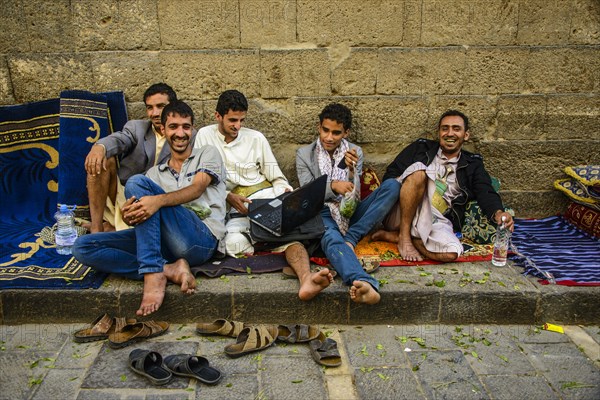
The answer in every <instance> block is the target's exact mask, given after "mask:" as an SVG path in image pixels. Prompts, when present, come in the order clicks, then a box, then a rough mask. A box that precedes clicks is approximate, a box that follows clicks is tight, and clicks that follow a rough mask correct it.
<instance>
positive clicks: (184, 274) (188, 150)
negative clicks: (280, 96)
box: [73, 83, 513, 316]
mask: <svg viewBox="0 0 600 400" xmlns="http://www.w3.org/2000/svg"><path fill="white" fill-rule="evenodd" d="M144 104H145V105H146V114H147V117H148V120H132V121H129V122H127V123H126V124H125V126H124V127H123V129H122V130H121V131H119V132H114V133H112V134H111V135H109V136H107V137H104V138H102V139H100V140H98V141H97V142H96V143H95V144H94V145H93V146H92V148H91V150H90V152H89V154H88V155H87V157H86V159H85V169H86V172H87V175H88V178H87V186H88V194H89V202H90V215H91V222H90V225H89V230H90V231H91V234H88V235H84V236H81V237H79V238H78V239H77V241H76V243H75V245H74V247H73V254H74V256H75V257H76V258H77V259H78V260H79V261H80V262H82V263H84V264H86V265H89V266H90V267H92V268H95V269H97V270H99V271H104V272H108V273H114V274H118V275H121V276H125V277H128V278H131V279H138V280H143V281H144V289H143V296H142V301H141V304H140V306H139V309H138V310H137V312H136V313H137V315H139V316H146V315H149V314H151V313H153V312H155V311H156V310H158V308H159V307H160V306H161V304H162V302H163V299H164V296H165V289H166V285H167V283H168V282H172V283H175V284H177V285H179V286H180V287H181V291H182V292H183V293H186V294H191V293H194V292H195V288H196V279H195V277H194V275H193V274H192V272H191V269H190V265H192V266H193V265H201V264H203V263H205V262H206V261H208V260H209V259H211V258H212V257H216V256H223V255H226V254H227V255H230V256H233V257H236V256H240V255H248V254H252V253H253V252H254V244H255V243H253V240H252V239H251V237H250V235H249V234H248V233H249V231H250V221H249V219H248V217H247V214H248V204H249V203H252V201H253V200H255V199H267V198H274V197H277V196H278V195H280V194H282V193H284V192H286V191H290V190H292V187H291V186H290V184H289V182H288V180H287V178H286V177H285V176H284V174H283V172H282V171H281V169H280V168H279V165H278V163H277V160H276V158H275V156H274V154H273V152H272V150H271V147H270V145H269V142H268V141H267V139H266V138H265V136H264V135H263V134H262V133H261V132H258V131H256V130H252V129H249V128H246V127H244V126H243V125H244V122H245V119H246V115H247V112H248V102H247V100H246V98H245V97H244V95H243V94H242V93H240V92H239V91H237V90H227V91H225V92H223V93H222V94H221V95H220V96H219V99H218V102H217V106H216V111H215V119H216V124H213V125H209V126H205V127H203V128H201V129H200V130H198V131H196V130H195V129H194V113H193V111H192V109H191V108H190V107H189V105H188V104H186V103H185V102H183V101H180V100H178V99H177V95H176V93H175V92H174V91H173V89H172V88H171V87H170V86H168V85H167V84H164V83H157V84H154V85H152V86H150V87H149V88H148V89H147V90H146V92H145V93H144ZM351 128H352V114H351V111H350V110H349V109H348V108H347V107H346V106H344V105H342V104H339V103H332V104H329V105H327V106H326V107H325V108H324V109H323V110H322V111H321V113H320V114H319V122H318V124H317V135H316V139H315V140H314V142H312V143H311V144H309V145H306V146H303V147H301V148H299V149H298V150H297V153H296V170H297V174H298V181H299V183H300V185H304V184H306V183H308V182H310V181H312V180H314V179H316V178H318V177H320V176H322V175H324V174H325V175H327V181H328V182H327V187H326V192H325V202H324V205H323V208H322V210H321V217H322V220H323V224H324V226H325V232H324V234H323V236H322V237H321V238H320V248H321V250H322V251H323V253H324V254H325V256H326V257H327V259H328V260H329V262H330V264H331V266H332V267H333V268H334V269H335V271H336V272H337V274H339V276H340V277H341V279H342V280H343V282H344V284H345V285H347V286H349V287H350V290H349V294H350V298H351V299H352V300H353V301H355V302H358V303H365V304H376V303H378V302H379V301H380V294H379V282H378V281H377V279H375V278H373V277H372V276H371V275H369V274H368V273H366V272H365V270H364V269H363V266H362V265H361V263H360V262H359V260H358V258H357V257H356V254H355V252H354V248H355V246H356V245H357V243H358V242H359V241H360V240H361V239H362V238H363V237H365V236H366V235H368V234H371V235H372V236H371V238H372V239H373V240H385V241H390V242H395V243H397V244H398V250H399V253H400V255H401V256H402V257H403V258H404V259H405V260H408V261H420V260H422V259H423V258H429V259H433V260H439V261H444V262H448V261H453V260H455V259H456V258H457V257H458V256H460V255H461V253H462V245H461V243H460V241H459V239H458V238H457V236H456V235H455V234H454V232H455V231H460V228H461V224H462V223H463V219H464V211H465V206H466V204H467V202H469V201H471V200H477V202H478V204H479V206H480V207H481V209H482V210H483V212H484V214H485V215H486V216H487V217H488V218H489V219H490V220H491V221H494V222H495V223H500V222H501V221H502V218H504V221H505V222H504V223H505V224H506V225H507V226H508V227H509V228H510V229H511V230H512V227H513V220H512V217H511V215H510V214H509V213H507V212H505V211H504V208H503V206H502V201H501V199H500V196H499V195H498V194H497V193H496V191H495V190H494V189H493V187H492V185H491V180H490V176H489V175H488V173H487V172H486V170H485V168H484V165H483V160H482V158H481V156H480V155H478V154H473V153H470V152H468V151H466V150H463V149H462V146H463V143H464V142H465V141H466V140H468V139H469V120H468V118H467V117H466V116H465V115H464V114H462V113H461V112H459V111H455V110H449V111H447V112H445V113H444V114H443V115H442V116H441V118H440V119H439V123H438V140H436V141H434V140H428V139H418V140H416V141H415V142H414V143H412V144H411V145H409V146H408V147H406V148H405V149H404V150H402V151H401V152H400V154H398V156H397V157H396V158H395V159H394V161H393V162H392V163H391V164H390V165H389V166H388V168H387V170H386V172H385V175H384V177H383V181H382V183H381V185H380V186H379V187H378V188H377V189H376V190H375V191H373V192H372V193H371V194H370V195H369V196H367V197H366V198H365V199H363V200H362V201H361V202H360V203H359V205H358V207H357V208H356V210H355V211H354V213H353V214H352V216H351V217H350V218H346V217H345V216H344V215H342V213H341V212H340V200H341V198H342V197H343V196H344V194H346V193H348V192H352V191H353V190H354V185H353V177H354V175H355V174H358V175H359V176H360V174H362V170H363V161H364V157H363V152H362V149H361V148H360V147H359V146H357V145H355V144H353V143H351V142H349V141H348V139H347V137H348V135H349V133H350V130H351ZM440 187H443V188H444V189H445V191H440V190H439V188H440ZM436 188H437V189H438V190H436ZM275 246H277V247H275ZM272 251H277V252H283V253H284V254H285V257H286V260H287V262H288V264H289V265H290V267H291V268H292V269H293V270H294V272H295V273H296V275H297V276H298V278H299V281H300V289H299V292H298V296H299V298H300V299H302V300H309V299H312V298H313V297H315V296H316V295H317V294H318V293H319V292H321V291H322V290H323V289H325V288H326V287H328V286H329V285H330V284H331V283H332V282H333V275H332V271H330V270H329V269H328V268H324V269H321V270H319V271H316V272H311V270H310V261H309V254H308V252H307V249H306V247H305V244H304V243H301V242H298V241H293V242H290V243H285V244H284V245H274V247H273V248H272Z"/></svg>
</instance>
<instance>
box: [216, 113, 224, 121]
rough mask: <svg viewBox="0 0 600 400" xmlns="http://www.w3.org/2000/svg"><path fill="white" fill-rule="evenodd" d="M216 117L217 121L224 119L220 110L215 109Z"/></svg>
mask: <svg viewBox="0 0 600 400" xmlns="http://www.w3.org/2000/svg"><path fill="white" fill-rule="evenodd" d="M215 119H216V120H217V121H221V120H222V119H223V116H221V114H219V112H218V111H215Z"/></svg>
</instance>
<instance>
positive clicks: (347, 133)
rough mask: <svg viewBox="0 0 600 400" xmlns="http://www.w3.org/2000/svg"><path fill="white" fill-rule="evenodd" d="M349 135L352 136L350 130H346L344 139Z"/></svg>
mask: <svg viewBox="0 0 600 400" xmlns="http://www.w3.org/2000/svg"><path fill="white" fill-rule="evenodd" d="M349 134H350V129H346V130H345V131H344V139H345V138H347V137H348V135H349Z"/></svg>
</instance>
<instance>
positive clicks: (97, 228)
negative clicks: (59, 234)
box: [81, 221, 116, 233]
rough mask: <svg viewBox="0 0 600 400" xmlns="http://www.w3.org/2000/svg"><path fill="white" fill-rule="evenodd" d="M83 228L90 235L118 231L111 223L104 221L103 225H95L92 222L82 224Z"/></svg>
mask: <svg viewBox="0 0 600 400" xmlns="http://www.w3.org/2000/svg"><path fill="white" fill-rule="evenodd" d="M81 226H82V227H83V228H85V229H87V230H88V231H89V232H90V233H97V232H114V231H115V230H116V229H115V227H114V226H112V225H111V224H110V223H108V222H106V221H104V222H102V224H93V225H92V223H91V222H82V223H81Z"/></svg>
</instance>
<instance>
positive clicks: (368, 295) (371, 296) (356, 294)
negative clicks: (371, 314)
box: [350, 281, 381, 304]
mask: <svg viewBox="0 0 600 400" xmlns="http://www.w3.org/2000/svg"><path fill="white" fill-rule="evenodd" d="M350 298H351V299H352V301H354V302H356V303H365V304H377V303H379V300H381V296H380V295H379V293H378V292H377V290H375V288H373V286H371V284H370V283H369V282H364V281H354V282H352V286H351V287H350Z"/></svg>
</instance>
